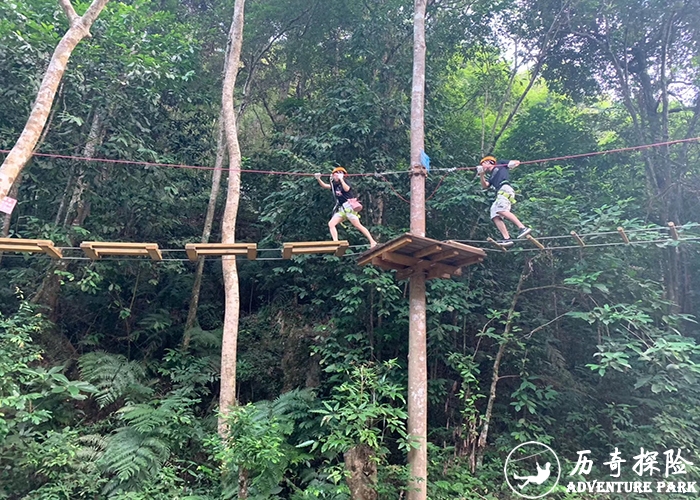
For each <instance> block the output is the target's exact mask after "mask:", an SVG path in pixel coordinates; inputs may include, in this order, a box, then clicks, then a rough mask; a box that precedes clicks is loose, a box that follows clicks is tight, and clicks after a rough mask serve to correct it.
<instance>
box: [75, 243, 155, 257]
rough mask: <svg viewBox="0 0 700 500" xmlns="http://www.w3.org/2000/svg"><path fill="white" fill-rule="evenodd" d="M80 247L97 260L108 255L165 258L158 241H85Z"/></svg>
mask: <svg viewBox="0 0 700 500" xmlns="http://www.w3.org/2000/svg"><path fill="white" fill-rule="evenodd" d="M80 248H81V249H82V250H83V252H85V255H87V256H88V257H90V258H91V259H93V260H97V259H99V258H102V257H104V256H106V255H117V256H124V255H135V256H148V257H150V258H151V259H152V260H163V255H162V254H161V253H160V249H159V248H158V244H157V243H115V242H108V241H84V242H82V243H81V244H80Z"/></svg>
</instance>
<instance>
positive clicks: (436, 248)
mask: <svg viewBox="0 0 700 500" xmlns="http://www.w3.org/2000/svg"><path fill="white" fill-rule="evenodd" d="M441 251H442V247H441V246H440V245H439V244H438V245H430V246H429V247H425V248H424V249H422V250H418V251H417V252H416V253H414V254H413V256H414V257H415V258H416V259H422V258H423V257H427V256H428V255H433V254H434V253H438V252H441Z"/></svg>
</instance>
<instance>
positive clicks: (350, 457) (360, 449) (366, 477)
mask: <svg viewBox="0 0 700 500" xmlns="http://www.w3.org/2000/svg"><path fill="white" fill-rule="evenodd" d="M344 459H345V470H346V471H348V476H347V477H346V479H345V481H346V482H347V485H348V488H350V498H352V500H377V498H378V497H377V491H376V489H375V488H376V486H377V462H376V460H374V454H373V453H372V448H370V447H369V446H367V445H365V444H358V445H357V446H354V447H352V448H350V449H349V450H348V451H346V452H345V454H344Z"/></svg>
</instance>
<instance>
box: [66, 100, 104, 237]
mask: <svg viewBox="0 0 700 500" xmlns="http://www.w3.org/2000/svg"><path fill="white" fill-rule="evenodd" d="M103 123H104V120H103V115H102V112H101V111H100V110H97V111H95V114H94V115H93V117H92V124H91V125H90V132H89V133H88V138H87V142H86V143H85V148H84V149H83V156H84V157H85V158H93V157H94V156H95V152H96V151H97V147H98V146H99V145H100V144H102V137H103V132H104V127H103ZM86 169H87V164H84V165H83V166H82V167H79V168H78V172H79V173H78V178H77V179H76V181H75V184H74V185H73V195H72V196H71V199H70V202H69V203H68V207H67V208H66V213H65V215H64V217H63V226H64V227H68V226H81V225H82V224H83V222H85V218H86V217H87V212H88V210H89V207H90V202H89V201H85V192H86V191H87V190H88V188H89V182H88V181H87V180H86V178H85V174H86Z"/></svg>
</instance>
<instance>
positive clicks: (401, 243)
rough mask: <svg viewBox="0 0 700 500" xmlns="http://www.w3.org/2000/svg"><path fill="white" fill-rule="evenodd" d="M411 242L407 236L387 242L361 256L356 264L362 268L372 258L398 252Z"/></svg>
mask: <svg viewBox="0 0 700 500" xmlns="http://www.w3.org/2000/svg"><path fill="white" fill-rule="evenodd" d="M412 242H413V240H412V239H411V238H409V237H408V236H401V237H400V238H398V239H396V240H394V241H389V242H387V243H384V244H383V245H378V246H376V247H374V248H372V249H371V250H370V251H369V252H368V253H366V254H363V256H362V258H361V259H360V260H358V261H357V264H358V265H360V266H364V265H365V264H367V263H368V262H371V260H372V259H373V258H375V257H378V256H380V255H382V254H383V253H386V252H391V251H394V250H398V249H399V248H401V247H405V246H406V245H410V244H411V243H412Z"/></svg>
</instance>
